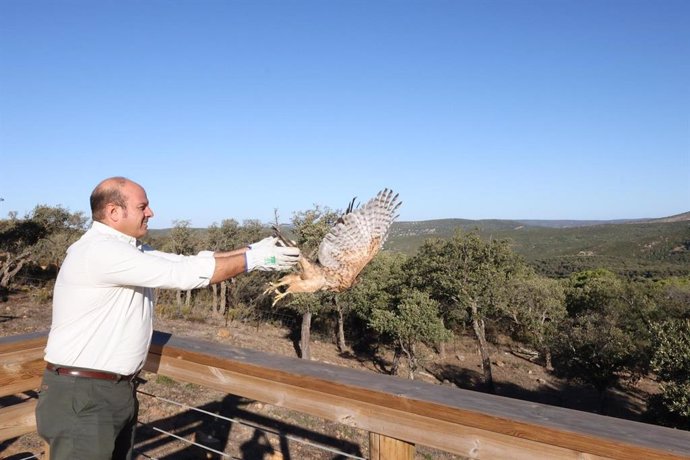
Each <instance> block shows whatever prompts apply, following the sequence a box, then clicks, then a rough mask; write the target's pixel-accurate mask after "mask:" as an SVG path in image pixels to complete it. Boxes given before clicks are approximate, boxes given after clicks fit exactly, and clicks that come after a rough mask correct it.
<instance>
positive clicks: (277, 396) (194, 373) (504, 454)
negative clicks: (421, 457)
mask: <svg viewBox="0 0 690 460" xmlns="http://www.w3.org/2000/svg"><path fill="white" fill-rule="evenodd" d="M149 356H150V355H149ZM154 367H155V368H156V369H157V372H158V373H159V374H161V375H166V376H169V377H172V378H174V379H178V380H181V381H185V382H190V383H196V384H199V385H202V386H204V387H207V388H213V389H216V390H220V391H225V392H228V393H231V394H235V395H239V396H243V397H246V398H250V399H253V400H257V401H263V402H266V403H268V404H272V405H274V406H279V407H285V408H288V409H293V410H297V411H299V412H303V413H306V414H311V415H315V416H318V417H322V418H324V419H327V420H333V421H335V422H339V423H342V424H344V425H348V426H352V427H355V428H359V429H362V430H365V431H376V432H379V433H386V434H387V435H389V436H392V437H395V438H398V439H404V440H407V441H409V442H413V443H416V444H420V445H425V446H430V447H434V448H437V449H440V450H444V451H447V452H452V453H456V454H459V455H463V456H467V457H469V458H476V459H481V458H488V459H494V458H499V459H500V458H506V459H507V458H510V459H511V460H513V459H514V460H531V459H544V460H546V459H549V460H550V459H553V458H559V459H563V460H568V459H572V460H576V459H577V460H581V459H582V456H581V453H580V452H577V451H573V450H569V449H563V448H560V447H557V446H550V445H547V444H543V443H537V442H533V441H529V440H525V439H521V438H515V437H512V436H509V435H502V434H496V433H493V432H490V431H485V430H478V429H474V428H468V427H463V426H460V425H457V424H452V423H448V422H443V421H439V420H437V419H433V418H427V417H422V416H418V415H415V414H410V413H409V412H404V411H398V410H395V409H389V408H386V407H382V406H379V405H373V404H368V403H361V402H356V401H352V400H351V399H349V398H345V397H339V396H335V395H325V394H323V393H321V392H319V391H314V390H312V389H311V388H309V387H308V386H292V385H289V384H285V383H277V382H274V381H270V380H264V379H261V378H257V377H251V376H248V375H246V374H244V373H242V372H233V371H229V370H226V369H219V368H215V367H211V366H207V365H202V364H196V363H194V362H190V361H188V360H185V359H180V358H176V357H168V356H158V358H157V359H154V360H152V361H149V362H147V366H146V369H147V370H149V371H152V369H153V368H154ZM591 458H592V459H595V458H603V457H596V456H593V457H591Z"/></svg>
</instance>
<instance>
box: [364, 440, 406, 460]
mask: <svg viewBox="0 0 690 460" xmlns="http://www.w3.org/2000/svg"><path fill="white" fill-rule="evenodd" d="M414 456H415V446H414V444H410V443H408V442H405V441H400V440H399V439H393V438H389V437H388V436H384V435H382V434H378V433H369V459H370V460H413V459H414Z"/></svg>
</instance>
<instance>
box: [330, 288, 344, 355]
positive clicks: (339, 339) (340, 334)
mask: <svg viewBox="0 0 690 460" xmlns="http://www.w3.org/2000/svg"><path fill="white" fill-rule="evenodd" d="M333 305H335V311H336V313H337V314H338V321H337V323H338V324H337V327H338V337H337V342H338V351H339V352H340V353H345V347H346V345H345V326H344V325H343V309H342V308H340V304H339V303H338V298H337V297H336V296H333Z"/></svg>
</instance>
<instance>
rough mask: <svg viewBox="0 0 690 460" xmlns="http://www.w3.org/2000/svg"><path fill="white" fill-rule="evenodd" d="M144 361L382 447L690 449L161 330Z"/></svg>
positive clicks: (595, 454) (8, 354) (31, 352)
mask: <svg viewBox="0 0 690 460" xmlns="http://www.w3.org/2000/svg"><path fill="white" fill-rule="evenodd" d="M23 337H24V339H22V337H11V338H1V339H0V366H1V371H0V382H1V383H2V384H3V385H7V386H9V387H11V388H12V389H13V390H12V391H23V390H28V389H31V388H35V387H36V386H37V385H38V380H39V378H40V373H41V371H42V367H36V364H35V363H36V354H35V353H36V349H40V348H41V347H42V346H43V344H44V343H45V335H43V337H42V338H41V336H40V334H39V335H38V336H37V335H32V336H23ZM41 340H43V342H41ZM22 354H25V357H26V360H25V361H24V362H23V363H22V362H21V361H22V358H21V356H22ZM145 369H146V370H148V371H150V372H155V373H158V374H161V375H166V376H169V377H172V378H174V379H177V380H181V381H185V382H190V383H196V384H199V385H203V386H206V387H209V388H213V389H216V390H220V391H223V392H227V393H231V394H235V395H238V396H242V397H246V398H250V399H254V400H258V401H262V402H265V403H269V404H273V405H276V406H281V407H285V408H288V409H292V410H297V411H300V412H303V413H307V414H310V415H315V416H318V417H322V418H325V419H328V420H333V421H336V422H339V423H342V424H345V425H349V426H353V427H357V428H360V429H363V430H366V431H369V432H371V433H374V434H377V436H372V438H371V439H375V440H376V442H377V446H384V445H386V443H385V442H381V437H383V438H384V439H394V440H400V441H402V442H404V443H408V444H410V445H414V444H420V445H425V446H429V447H433V448H436V449H440V450H444V451H447V452H451V453H455V454H459V455H463V456H466V457H469V458H477V459H481V458H491V459H494V458H498V459H500V458H506V459H508V458H509V459H521V458H525V459H528V458H529V459H536V458H544V459H547V458H548V459H552V458H559V459H561V458H562V459H568V458H571V459H579V458H589V459H596V458H616V459H631V460H632V459H635V460H637V459H641V458H644V459H680V458H690V432H687V431H680V430H673V429H669V428H664V427H660V426H656V425H649V424H643V423H639V422H633V421H629V420H623V419H617V418H612V417H605V416H601V415H597V414H591V413H587V412H581V411H575V410H570V409H564V408H559V407H554V406H547V405H543V404H537V403H532V402H527V401H521V400H516V399H510V398H505V397H500V396H495V395H488V394H484V393H479V392H474V391H469V390H462V389H457V388H449V387H445V386H439V385H433V384H428V383H424V382H418V381H410V380H407V379H400V378H396V377H391V376H387V375H381V374H375V373H371V372H365V371H358V370H353V369H349V368H344V367H339V366H333V365H327V364H323V363H318V362H313V361H305V360H301V359H297V358H290V357H285V356H279V355H273V354H268V353H263V352H259V351H254V350H248V349H241V348H236V347H231V346H228V345H224V344H218V343H211V342H205V341H201V340H195V339H188V338H181V337H176V336H171V335H170V334H166V333H161V332H155V333H154V337H153V344H152V346H151V350H150V352H149V356H148V360H147V362H146V365H145ZM19 383H21V385H24V388H23V390H17V389H18V388H19V387H20V384H19ZM27 385H32V386H27ZM2 435H3V432H2V426H1V425H0V440H2V439H3V438H2ZM377 448H378V447H377ZM379 458H385V456H381V457H379Z"/></svg>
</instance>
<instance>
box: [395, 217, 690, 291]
mask: <svg viewBox="0 0 690 460" xmlns="http://www.w3.org/2000/svg"><path fill="white" fill-rule="evenodd" d="M683 219H684V220H683ZM688 219H690V213H685V214H682V215H679V216H673V218H667V219H656V220H650V221H642V222H640V221H631V222H627V221H626V222H623V223H608V222H600V223H598V224H596V225H585V226H580V225H579V224H578V223H577V221H531V223H530V221H511V220H463V219H443V220H429V221H421V222H397V223H395V224H394V225H393V228H392V230H391V235H390V237H389V240H388V243H387V246H386V247H387V248H388V249H390V250H393V251H400V252H404V253H406V254H408V255H411V254H414V253H415V252H416V251H417V249H418V248H419V247H420V246H421V245H422V243H423V242H424V241H425V240H426V239H428V238H441V239H448V238H450V237H452V236H453V235H454V233H455V232H456V231H458V230H461V231H463V232H473V231H476V232H478V233H479V235H480V236H482V237H483V238H487V239H489V238H493V239H506V240H508V241H509V242H510V244H511V247H512V248H513V250H514V251H515V252H517V253H518V254H520V255H521V256H523V257H524V258H525V260H527V261H528V262H529V263H530V264H531V265H533V266H535V267H536V268H538V270H539V271H540V272H542V273H543V274H545V275H548V276H555V277H564V276H568V275H570V274H571V273H573V272H577V271H580V270H584V269H591V268H602V267H603V268H608V269H611V270H613V271H615V272H617V273H619V274H622V275H625V276H632V277H637V276H642V277H652V278H663V277H666V276H683V275H688V274H690V220H688ZM588 223H589V224H591V223H592V222H588Z"/></svg>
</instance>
